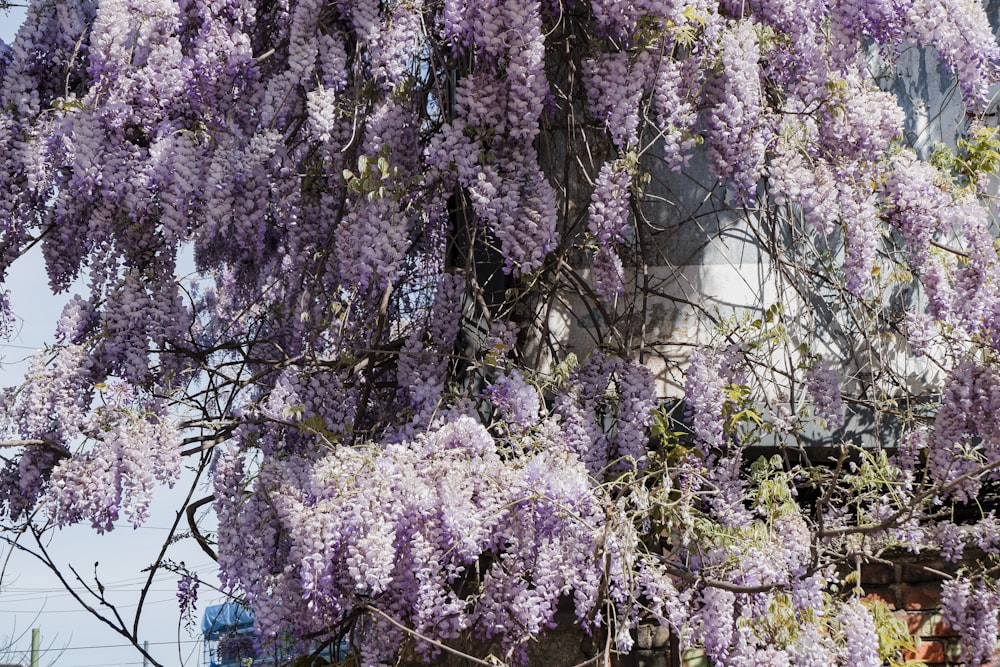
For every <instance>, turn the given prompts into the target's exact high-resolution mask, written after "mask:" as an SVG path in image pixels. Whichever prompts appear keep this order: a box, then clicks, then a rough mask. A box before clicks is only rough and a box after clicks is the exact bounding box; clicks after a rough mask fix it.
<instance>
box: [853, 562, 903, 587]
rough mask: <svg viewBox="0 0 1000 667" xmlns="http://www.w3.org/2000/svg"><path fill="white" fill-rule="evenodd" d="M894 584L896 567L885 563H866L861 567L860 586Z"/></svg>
mask: <svg viewBox="0 0 1000 667" xmlns="http://www.w3.org/2000/svg"><path fill="white" fill-rule="evenodd" d="M894 583H896V566H895V565H889V564H887V563H867V564H865V565H862V566H861V585H862V586H866V585H869V584H883V585H885V584H894Z"/></svg>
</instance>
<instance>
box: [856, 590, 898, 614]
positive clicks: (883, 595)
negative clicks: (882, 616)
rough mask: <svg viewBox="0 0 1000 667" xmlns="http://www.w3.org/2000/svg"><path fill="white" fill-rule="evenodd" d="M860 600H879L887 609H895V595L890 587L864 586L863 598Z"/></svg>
mask: <svg viewBox="0 0 1000 667" xmlns="http://www.w3.org/2000/svg"><path fill="white" fill-rule="evenodd" d="M862 599H863V600H881V601H882V602H884V603H885V604H886V605H887V606H888V607H889V609H892V610H895V609H897V606H896V593H895V591H894V590H893V587H892V586H865V596H864V597H863V598H862Z"/></svg>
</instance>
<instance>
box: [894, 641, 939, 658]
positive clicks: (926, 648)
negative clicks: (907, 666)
mask: <svg viewBox="0 0 1000 667" xmlns="http://www.w3.org/2000/svg"><path fill="white" fill-rule="evenodd" d="M903 659H904V660H922V661H924V662H944V642H942V641H940V640H937V639H923V640H921V641H920V643H918V644H917V650H916V652H914V653H911V652H910V651H905V652H904V653H903Z"/></svg>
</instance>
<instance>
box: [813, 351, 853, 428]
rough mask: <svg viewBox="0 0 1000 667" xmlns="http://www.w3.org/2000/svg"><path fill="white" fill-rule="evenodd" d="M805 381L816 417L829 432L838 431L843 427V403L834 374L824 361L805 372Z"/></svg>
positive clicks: (838, 380) (838, 382) (837, 379)
mask: <svg viewBox="0 0 1000 667" xmlns="http://www.w3.org/2000/svg"><path fill="white" fill-rule="evenodd" d="M805 381H806V391H808V392H809V395H810V396H811V397H812V400H813V405H814V406H815V408H816V416H817V417H819V418H820V419H822V420H823V421H824V422H826V425H827V428H829V429H830V430H832V431H837V430H839V429H840V428H841V427H842V426H843V425H844V402H843V399H842V398H841V394H840V379H839V378H838V377H837V375H836V373H835V372H834V371H833V369H832V368H830V365H829V364H827V363H826V362H825V361H818V362H816V363H815V364H814V365H813V366H812V368H810V369H809V370H807V371H806V377H805Z"/></svg>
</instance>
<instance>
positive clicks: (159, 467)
mask: <svg viewBox="0 0 1000 667" xmlns="http://www.w3.org/2000/svg"><path fill="white" fill-rule="evenodd" d="M85 433H86V435H87V436H88V437H89V438H91V439H92V440H93V445H92V446H91V447H90V448H89V449H88V450H87V451H85V452H80V453H78V454H75V455H73V456H72V457H67V458H65V459H63V460H61V461H60V462H59V463H58V464H57V465H56V466H55V468H54V469H53V470H52V473H51V475H50V477H49V484H48V488H47V490H46V493H45V496H46V501H45V502H46V505H47V511H48V512H49V514H50V516H51V517H52V520H53V521H54V522H55V524H57V525H60V526H66V525H69V524H73V523H78V522H80V521H84V520H86V521H89V522H90V524H91V525H92V526H93V527H94V529H95V530H96V531H97V532H99V533H104V532H108V531H111V530H113V529H114V527H115V526H114V524H115V521H117V520H118V519H119V517H120V516H121V515H122V514H124V516H125V518H126V519H127V520H128V521H129V522H130V523H132V525H133V526H139V525H141V524H142V523H143V522H144V521H145V520H146V519H147V518H148V515H149V503H150V500H151V498H152V493H153V490H154V488H155V487H156V485H158V484H161V485H162V484H166V485H173V483H174V481H175V480H176V479H177V477H178V475H179V474H180V438H179V436H178V434H177V431H176V429H175V428H174V426H173V424H172V422H170V421H169V420H168V419H167V418H166V417H163V416H160V415H157V414H156V413H151V414H149V415H142V414H139V415H137V414H132V413H130V412H128V411H125V410H121V409H115V408H107V409H102V410H97V411H95V412H94V414H93V416H92V417H91V419H89V420H88V423H87V424H86V426H85Z"/></svg>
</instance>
